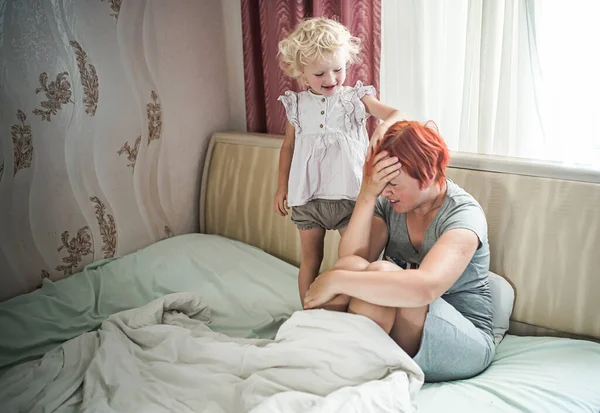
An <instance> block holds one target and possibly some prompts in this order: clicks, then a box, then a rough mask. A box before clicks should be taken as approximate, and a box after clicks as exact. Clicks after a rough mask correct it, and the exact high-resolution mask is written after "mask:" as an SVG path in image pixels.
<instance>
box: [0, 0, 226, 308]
mask: <svg viewBox="0 0 600 413" xmlns="http://www.w3.org/2000/svg"><path fill="white" fill-rule="evenodd" d="M176 3H177V6H176V7H173V4H172V2H167V1H160V0H158V1H157V0H135V1H123V2H121V1H120V0H86V1H80V0H0V87H1V92H0V122H1V123H0V299H6V298H8V297H11V296H13V295H15V294H18V293H22V292H26V291H30V290H32V289H34V288H35V287H36V285H38V284H39V283H40V282H41V280H42V279H43V278H51V279H53V280H57V279H60V278H63V277H66V276H69V275H71V274H74V273H76V272H77V271H79V270H80V269H81V268H82V267H83V266H84V265H85V264H88V263H90V262H93V261H96V260H99V259H102V258H113V257H118V256H121V255H124V254H127V253H130V252H133V251H135V250H137V249H139V248H142V247H144V246H146V245H149V244H151V243H154V242H156V241H158V240H160V239H163V238H166V237H170V236H173V235H174V234H181V233H187V232H193V231H196V230H197V228H198V227H197V225H198V224H197V223H198V197H199V191H200V175H201V166H202V159H203V154H204V151H205V149H206V147H207V144H208V139H209V138H210V135H211V134H212V133H213V132H215V131H217V130H222V129H226V128H227V127H228V123H229V118H230V114H229V104H228V99H227V80H226V73H227V70H226V63H225V57H224V54H223V52H222V50H223V49H224V40H223V30H224V28H223V18H222V17H223V16H222V10H221V4H220V2H219V0H210V1H209V0H205V1H202V2H198V1H195V0H177V2H176Z"/></svg>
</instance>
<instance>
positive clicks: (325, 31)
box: [279, 17, 360, 79]
mask: <svg viewBox="0 0 600 413" xmlns="http://www.w3.org/2000/svg"><path fill="white" fill-rule="evenodd" d="M342 48H344V49H345V51H346V53H347V56H346V58H347V62H348V64H353V63H356V62H357V61H358V53H359V52H360V39H359V38H357V37H354V36H352V35H351V34H350V32H349V31H348V29H347V28H346V27H345V26H344V25H342V24H340V23H339V22H337V21H335V20H332V19H327V18H324V17H315V18H310V19H306V20H304V21H302V22H301V23H300V24H298V26H296V28H295V29H294V31H293V32H292V33H290V35H289V36H288V37H286V38H285V39H283V40H282V41H280V42H279V66H280V67H281V69H282V70H283V71H284V72H285V74H287V75H288V76H290V77H292V78H294V79H298V78H300V77H301V76H302V72H303V71H304V67H305V66H306V65H308V64H310V63H312V62H314V61H315V60H316V59H318V58H322V57H324V56H325V55H326V54H330V53H334V52H336V51H338V50H340V49H342Z"/></svg>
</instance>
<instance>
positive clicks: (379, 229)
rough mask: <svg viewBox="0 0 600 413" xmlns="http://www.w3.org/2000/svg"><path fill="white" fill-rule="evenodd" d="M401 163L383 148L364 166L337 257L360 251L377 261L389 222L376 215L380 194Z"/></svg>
mask: <svg viewBox="0 0 600 413" xmlns="http://www.w3.org/2000/svg"><path fill="white" fill-rule="evenodd" d="M401 167H402V165H400V163H399V162H398V159H397V158H395V157H391V158H390V157H389V156H388V154H387V152H385V151H383V152H380V153H378V154H377V155H375V157H374V158H373V159H372V160H369V159H367V160H366V161H365V164H364V166H363V180H362V184H361V187H360V193H359V194H358V198H357V199H356V205H355V206H354V211H352V217H351V218H350V222H349V223H348V227H347V228H346V231H345V232H344V235H342V239H341V241H340V245H339V247H338V257H339V258H342V257H346V256H348V255H358V256H360V257H362V258H364V259H366V260H367V261H375V260H376V259H377V257H378V256H379V254H381V251H382V250H383V247H384V246H385V244H386V242H387V240H388V230H387V225H386V224H385V222H384V221H383V219H381V218H379V217H375V216H374V212H375V204H376V202H377V197H378V196H379V194H381V191H383V188H385V186H386V185H387V184H388V182H390V180H392V179H393V178H395V177H396V176H397V175H398V174H399V172H400V168H401Z"/></svg>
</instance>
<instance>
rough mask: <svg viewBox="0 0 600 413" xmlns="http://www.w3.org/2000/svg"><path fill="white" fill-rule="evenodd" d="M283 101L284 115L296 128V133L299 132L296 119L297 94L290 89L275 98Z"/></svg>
mask: <svg viewBox="0 0 600 413" xmlns="http://www.w3.org/2000/svg"><path fill="white" fill-rule="evenodd" d="M277 100H278V101H280V102H281V103H283V107H284V108H285V115H286V116H287V119H288V121H289V122H290V123H291V124H292V125H293V126H294V128H296V133H300V132H301V130H302V129H301V128H300V122H299V121H298V94H297V93H295V92H292V91H291V90H288V91H286V92H285V93H284V94H283V95H281V96H279V98H278V99H277Z"/></svg>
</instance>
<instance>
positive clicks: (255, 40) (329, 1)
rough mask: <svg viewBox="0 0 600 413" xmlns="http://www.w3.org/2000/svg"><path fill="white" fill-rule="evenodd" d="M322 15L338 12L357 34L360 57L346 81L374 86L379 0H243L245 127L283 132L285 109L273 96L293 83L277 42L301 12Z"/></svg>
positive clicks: (378, 46) (376, 79) (332, 15)
mask: <svg viewBox="0 0 600 413" xmlns="http://www.w3.org/2000/svg"><path fill="white" fill-rule="evenodd" d="M322 16H324V17H329V18H337V19H338V20H339V21H340V22H341V23H342V24H344V25H345V26H346V27H348V29H349V30H350V32H351V33H352V34H353V35H354V36H356V37H358V38H360V39H361V40H362V51H361V54H360V63H358V64H356V65H354V66H353V67H352V68H351V69H350V70H349V71H348V77H347V79H346V84H347V85H354V83H355V82H356V81H357V80H361V81H362V82H363V83H364V84H367V85H373V86H375V89H376V90H379V60H380V55H381V0H296V1H292V0H242V31H243V46H244V74H245V89H246V121H247V126H248V131H250V132H269V133H283V131H284V128H285V112H284V109H283V106H282V105H281V104H280V103H279V102H277V98H278V97H279V96H280V95H281V94H282V93H283V92H284V91H285V90H288V89H290V90H298V89H297V85H296V84H295V83H296V82H294V81H292V80H291V79H289V78H288V77H287V76H285V75H284V74H283V73H282V71H281V69H280V68H279V65H278V61H277V43H278V42H279V40H281V39H282V38H283V37H285V36H286V35H287V34H288V33H290V32H291V31H292V30H293V29H294V27H295V26H296V24H298V22H300V21H301V20H302V19H304V18H305V17H322ZM372 127H373V124H372V123H371V124H370V129H372Z"/></svg>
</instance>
